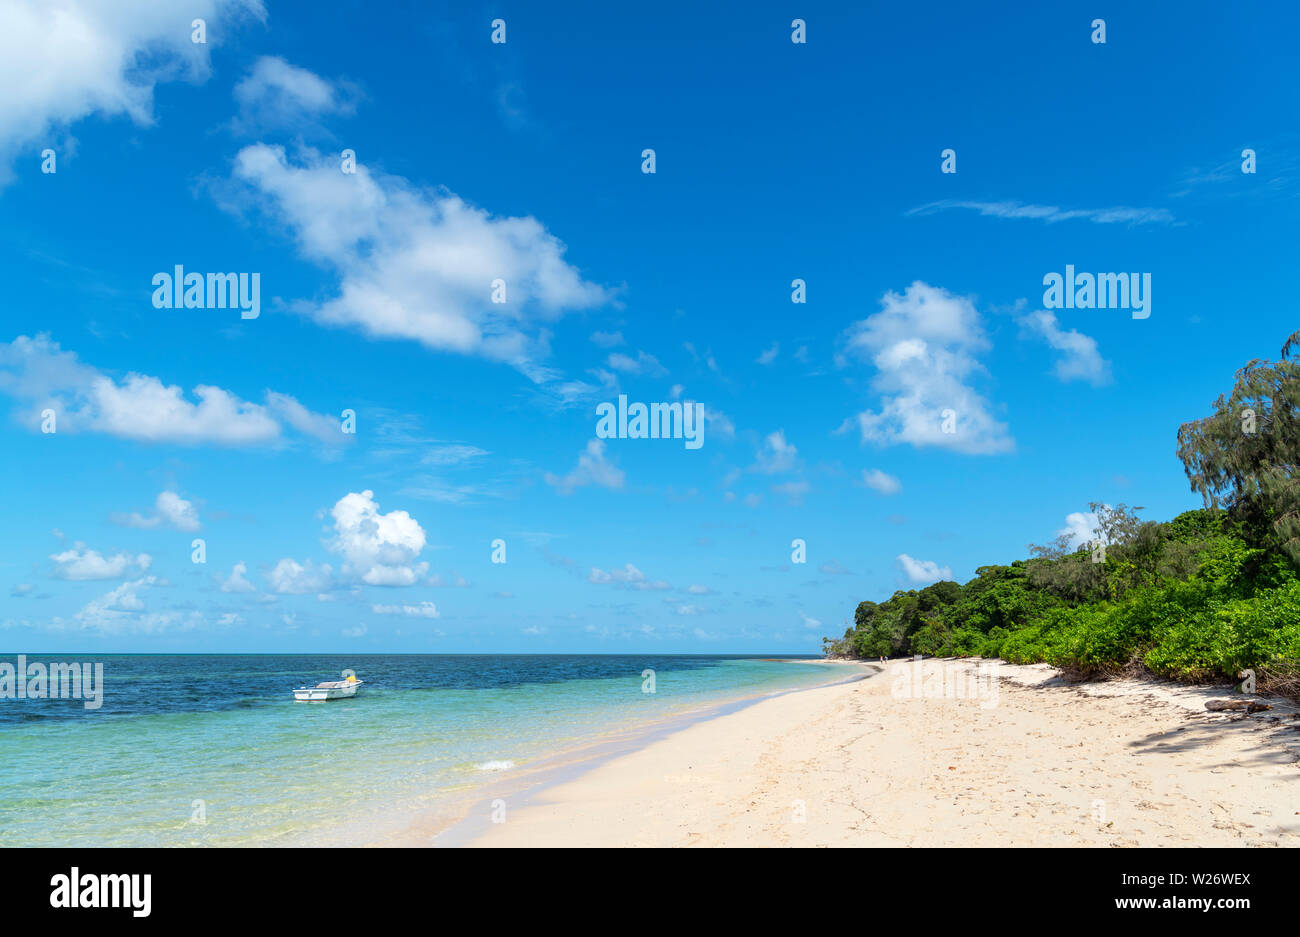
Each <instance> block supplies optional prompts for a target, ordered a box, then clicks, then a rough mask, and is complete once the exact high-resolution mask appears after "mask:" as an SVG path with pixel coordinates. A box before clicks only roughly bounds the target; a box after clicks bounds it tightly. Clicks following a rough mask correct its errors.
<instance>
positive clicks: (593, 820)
mask: <svg viewBox="0 0 1300 937" xmlns="http://www.w3.org/2000/svg"><path fill="white" fill-rule="evenodd" d="M851 666H861V667H863V669H865V670H866V671H868V672H871V673H873V676H872V677H870V678H869V679H867V680H863V681H860V682H856V683H850V684H844V685H837V686H831V687H823V688H819V689H813V690H806V691H801V692H796V693H790V694H787V695H784V696H780V697H776V698H773V699H768V700H764V701H762V702H759V703H756V704H754V705H753V706H750V707H748V708H746V709H743V710H741V711H739V712H735V713H731V714H728V715H724V716H720V717H718V718H716V719H712V720H709V721H706V722H702V723H698V724H696V725H692V726H690V727H688V728H685V729H683V730H681V731H679V732H676V733H674V734H672V735H670V736H668V737H667V738H663V739H660V740H658V741H654V742H652V743H650V744H649V745H647V746H646V747H645V748H642V749H640V750H638V751H635V752H632V753H630V754H626V755H622V756H619V757H617V758H614V759H613V760H611V761H607V762H605V763H603V764H598V765H597V766H595V767H594V768H592V769H591V770H589V771H587V772H585V773H583V774H582V775H580V776H579V777H577V778H575V779H572V780H569V781H566V782H563V783H560V784H557V785H555V786H553V787H549V788H546V789H544V790H542V791H541V792H540V793H539V794H536V795H534V796H533V797H532V798H531V799H530V800H529V801H527V802H526V803H524V804H522V805H512V804H507V812H506V820H505V822H504V823H499V824H495V825H492V826H491V827H490V828H489V829H488V830H487V832H486V833H484V834H483V835H481V836H479V837H478V838H477V839H475V840H473V841H472V843H471V845H475V846H1294V845H1300V717H1298V716H1297V709H1296V708H1295V707H1294V706H1290V705H1287V704H1285V703H1280V702H1279V701H1277V700H1271V702H1274V703H1278V706H1277V708H1276V709H1274V710H1272V711H1271V712H1265V713H1259V714H1256V715H1253V716H1242V715H1237V714H1231V715H1226V714H1212V713H1207V712H1206V710H1205V708H1204V702H1205V700H1207V699H1211V698H1215V697H1226V696H1231V690H1230V688H1221V687H1220V688H1205V687H1196V688H1187V687H1178V686H1172V685H1170V684H1167V683H1163V682H1159V681H1155V680H1114V681H1108V682H1105V683H1090V684H1069V683H1066V682H1065V681H1063V680H1061V679H1060V678H1059V677H1058V676H1057V675H1056V672H1055V671H1054V670H1053V669H1052V668H1050V667H1048V666H1046V665H1036V666H1014V665H1010V664H996V665H989V664H985V665H983V669H980V665H977V664H976V663H975V662H974V661H969V660H962V661H953V660H948V661H939V660H929V661H924V662H913V661H895V662H890V663H888V664H886V665H880V666H877V665H874V664H868V665H851ZM882 668H883V669H882ZM994 674H996V675H994ZM945 680H946V681H947V684H948V686H949V687H950V688H951V692H952V693H953V694H954V697H955V698H948V697H945V696H944V695H943V693H944V687H943V682H944V681H945ZM1238 698H1239V697H1238Z"/></svg>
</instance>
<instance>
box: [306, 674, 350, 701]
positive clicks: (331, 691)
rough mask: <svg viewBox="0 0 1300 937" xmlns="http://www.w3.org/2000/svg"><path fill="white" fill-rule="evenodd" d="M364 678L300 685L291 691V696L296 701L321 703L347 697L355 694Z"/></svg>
mask: <svg viewBox="0 0 1300 937" xmlns="http://www.w3.org/2000/svg"><path fill="white" fill-rule="evenodd" d="M365 682H366V681H364V680H358V679H357V678H356V677H348V678H347V679H346V680H331V681H329V682H326V683H318V684H316V685H315V686H302V687H298V689H296V690H294V691H293V698H294V701H295V702H298V703H323V702H325V701H326V700H332V699H348V698H349V697H353V696H356V695H357V690H359V689H360V688H361V684H363V683H365Z"/></svg>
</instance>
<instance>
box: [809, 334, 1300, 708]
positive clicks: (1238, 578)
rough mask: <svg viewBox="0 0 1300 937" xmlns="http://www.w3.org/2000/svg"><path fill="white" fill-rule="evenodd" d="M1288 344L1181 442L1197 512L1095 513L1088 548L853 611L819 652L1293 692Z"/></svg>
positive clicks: (1294, 576) (1298, 522)
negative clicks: (1148, 675) (977, 659)
mask: <svg viewBox="0 0 1300 937" xmlns="http://www.w3.org/2000/svg"><path fill="white" fill-rule="evenodd" d="M1296 352H1300V332H1296V333H1295V334H1294V335H1292V336H1291V338H1290V339H1289V340H1288V341H1287V342H1286V344H1285V345H1284V346H1283V347H1282V352H1281V358H1280V360H1278V361H1276V362H1272V361H1264V360H1259V359H1256V360H1254V361H1251V362H1250V363H1248V364H1247V365H1246V366H1245V367H1243V368H1242V369H1241V370H1240V371H1238V372H1237V375H1236V381H1235V384H1234V386H1233V388H1232V391H1231V393H1230V394H1228V395H1227V396H1220V397H1219V399H1218V400H1216V401H1215V402H1214V412H1213V413H1212V414H1210V415H1209V416H1207V417H1204V418H1203V419H1199V420H1195V421H1193V422H1190V423H1185V424H1184V425H1183V426H1182V427H1181V428H1180V429H1179V431H1178V455H1179V458H1180V459H1181V460H1182V462H1183V465H1184V468H1185V470H1186V472H1187V477H1188V480H1189V481H1190V482H1191V486H1192V490H1193V491H1194V492H1196V493H1197V494H1200V495H1201V496H1202V498H1203V499H1204V503H1205V507H1204V508H1202V509H1200V510H1195V511H1187V512H1184V513H1183V514H1180V515H1178V516H1177V517H1175V518H1173V519H1172V520H1170V521H1167V522H1159V521H1153V520H1145V519H1142V518H1141V517H1140V516H1139V512H1140V511H1141V508H1130V507H1128V506H1127V505H1123V504H1120V505H1115V506H1110V505H1106V504H1099V503H1094V504H1091V505H1090V506H1089V507H1090V509H1091V510H1092V511H1093V512H1094V513H1095V514H1096V517H1097V524H1096V528H1095V533H1094V537H1095V539H1094V540H1093V541H1092V542H1090V543H1084V544H1079V545H1077V546H1076V545H1073V544H1072V542H1071V538H1070V536H1069V535H1068V534H1062V535H1061V536H1059V537H1058V538H1057V539H1056V540H1055V541H1054V542H1052V543H1049V544H1046V545H1034V544H1030V545H1029V547H1028V548H1027V549H1028V554H1029V555H1028V557H1026V558H1025V559H1019V560H1016V561H1014V562H1012V563H1011V564H1010V565H1007V566H997V565H990V566H981V567H979V568H978V569H977V570H976V575H975V578H974V579H972V580H970V581H969V582H967V583H966V584H965V585H959V584H958V583H956V582H936V583H934V584H933V585H930V586H927V587H926V588H924V589H920V590H916V589H909V590H907V591H906V592H902V591H900V592H895V593H894V594H893V596H891V597H890V598H889V599H888V600H887V601H884V602H881V603H876V602H861V603H860V604H859V605H858V607H857V611H856V613H855V615H854V624H853V627H851V628H850V629H848V630H847V631H846V632H845V633H844V636H843V637H842V638H839V639H830V638H827V639H825V641H824V648H825V651H826V653H827V654H828V655H829V656H845V657H864V658H876V657H879V656H881V655H885V656H897V655H913V654H925V655H938V656H956V655H961V656H984V657H1001V658H1003V659H1004V660H1007V661H1011V662H1014V663H1033V662H1039V661H1046V662H1048V663H1050V664H1054V665H1056V666H1058V667H1061V668H1062V669H1063V670H1065V671H1067V672H1069V673H1071V674H1074V675H1076V676H1080V677H1087V676H1097V675H1103V674H1107V673H1119V672H1132V671H1144V670H1145V671H1148V672H1152V673H1155V674H1159V675H1162V676H1167V677H1172V678H1175V679H1182V680H1189V681H1205V680H1222V679H1233V678H1236V677H1237V676H1238V675H1239V674H1240V673H1241V671H1242V670H1243V669H1246V668H1250V669H1252V670H1254V671H1255V673H1256V677H1257V681H1258V686H1259V688H1260V689H1272V690H1275V691H1280V692H1286V693H1288V695H1292V694H1295V693H1297V692H1298V691H1300V576H1298V571H1300V480H1298V479H1297V465H1298V463H1300V431H1298V426H1300V424H1298V423H1297V417H1298V416H1300V360H1297V356H1296V355H1295V354H1294V353H1296Z"/></svg>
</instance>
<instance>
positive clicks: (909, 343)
mask: <svg viewBox="0 0 1300 937" xmlns="http://www.w3.org/2000/svg"><path fill="white" fill-rule="evenodd" d="M844 341H845V346H846V351H847V353H848V354H849V355H851V356H856V357H859V358H862V359H865V360H867V361H869V362H871V364H873V365H874V366H875V369H876V375H875V377H874V379H873V380H872V388H873V389H874V390H875V391H876V392H877V393H878V394H880V400H881V406H880V409H879V410H875V411H873V410H867V411H864V412H862V413H859V414H858V415H857V417H856V422H857V426H858V429H859V431H860V432H861V434H862V440H863V441H864V442H872V443H876V444H879V445H896V444H899V443H908V444H910V445H913V446H916V447H923V446H939V447H944V448H948V449H953V450H956V451H957V452H964V453H969V454H987V453H995V452H1006V451H1008V450H1010V449H1012V448H1013V447H1014V442H1013V440H1012V439H1011V437H1010V435H1008V432H1007V427H1006V425H1005V424H1003V423H1001V422H999V421H998V420H996V419H995V418H994V417H993V414H992V410H991V407H990V405H989V403H988V401H986V400H985V399H984V398H983V397H982V396H980V394H978V393H977V392H976V391H975V390H974V388H973V387H971V386H970V380H971V378H972V377H974V375H975V374H976V373H979V372H982V371H983V370H984V369H983V367H982V366H981V365H980V363H979V361H978V359H977V358H976V355H977V354H979V353H980V352H983V351H985V350H987V349H988V347H989V343H988V340H987V339H986V338H985V337H984V332H983V329H982V328H981V327H980V321H979V314H978V313H977V312H976V311H975V306H974V304H973V303H972V302H971V301H970V299H968V298H966V297H964V296H954V295H952V294H951V293H949V292H948V291H947V290H944V289H941V288H939V287H934V286H930V285H928V284H926V283H922V282H920V281H917V282H915V283H913V284H912V285H911V286H909V287H908V288H907V290H906V292H904V293H902V294H901V295H900V294H898V293H895V292H892V291H891V292H888V293H886V294H885V295H884V298H883V299H882V300H881V311H880V312H878V313H876V314H875V315H873V316H870V317H869V318H866V319H863V320H862V321H860V322H856V323H854V324H853V325H852V326H850V327H849V328H848V329H847V330H846V332H845V334H844ZM945 411H949V413H948V415H947V416H945ZM945 419H948V420H951V425H952V428H953V429H954V430H955V431H954V432H945V429H946V427H945ZM846 425H847V424H846Z"/></svg>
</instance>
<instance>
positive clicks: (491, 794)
mask: <svg viewBox="0 0 1300 937" xmlns="http://www.w3.org/2000/svg"><path fill="white" fill-rule="evenodd" d="M764 659H768V660H780V661H782V662H784V663H809V664H822V663H829V661H823V660H820V659H808V658H796V659H786V658H764ZM847 663H850V664H851V665H853V666H854V668H855V669H858V668H859V666H860V665H859V663H858V662H856V661H854V662H847ZM877 669H879V668H877ZM874 675H875V674H873V673H867V672H861V673H858V674H855V675H852V676H849V677H848V678H847V679H840V680H835V681H832V682H828V683H823V684H818V685H815V686H811V687H790V688H786V689H780V690H772V691H768V692H766V693H760V694H757V695H754V696H745V697H741V698H738V699H731V700H724V701H722V702H715V703H709V704H706V705H704V706H702V707H700V708H698V709H693V710H690V711H687V712H684V713H678V714H676V715H674V716H670V717H668V718H667V719H664V720H660V721H658V722H653V723H648V724H640V725H636V726H631V727H627V728H624V729H621V730H619V731H617V732H614V733H612V734H611V735H610V736H607V737H605V738H602V739H601V740H600V741H598V742H594V743H589V744H586V745H582V746H579V747H577V748H572V749H566V750H564V751H561V752H555V753H553V754H551V755H549V756H547V757H546V758H544V759H542V760H540V761H538V762H535V763H534V764H532V765H529V766H528V768H527V769H526V770H525V771H523V772H521V773H518V774H508V775H505V776H503V777H502V778H501V779H499V780H497V781H494V782H489V783H487V784H484V785H481V786H479V787H477V788H476V789H475V791H474V793H473V795H472V796H471V797H469V798H466V800H465V801H462V803H461V808H462V809H461V810H460V812H459V815H458V816H457V817H456V818H455V819H454V820H452V821H451V822H449V823H443V824H441V825H440V826H439V827H438V828H437V829H433V828H430V827H429V826H428V825H427V824H424V825H418V826H416V827H413V828H412V829H411V830H409V831H408V836H407V838H408V839H411V840H419V841H420V844H422V845H431V846H433V847H434V848H439V849H451V848H462V847H465V846H473V845H476V844H477V840H478V838H479V837H481V836H483V835H484V834H486V833H487V832H488V831H490V830H491V828H492V825H493V824H492V816H493V814H494V807H493V803H494V802H495V801H497V800H504V801H506V803H507V813H509V812H510V811H514V810H518V809H524V808H525V807H527V806H529V805H530V804H533V803H534V802H535V800H536V798H538V797H540V796H543V795H544V794H545V792H546V791H548V790H550V789H552V788H554V787H556V786H559V785H562V784H565V783H568V782H569V781H572V780H574V779H577V778H580V777H582V776H584V775H585V774H587V773H588V772H590V771H593V770H597V769H599V768H600V767H601V766H603V765H605V764H607V763H609V762H611V761H614V760H616V759H619V758H622V757H626V756H628V755H632V754H635V753H637V752H640V751H642V750H644V749H645V748H646V747H647V746H649V745H652V744H654V743H656V742H658V741H660V740H663V739H668V738H671V737H673V736H674V735H675V734H676V733H679V732H682V731H685V730H688V729H690V728H692V727H693V726H696V725H702V724H707V723H710V722H712V721H714V720H717V719H720V718H725V717H726V716H728V715H731V714H734V713H737V712H742V711H744V710H745V709H748V708H749V707H751V706H755V705H758V704H760V703H763V702H767V701H769V700H775V699H779V698H781V697H784V696H788V695H791V694H798V693H807V692H812V691H814V690H819V689H825V688H828V687H838V686H846V685H849V684H852V683H856V682H858V681H861V680H865V679H868V678H870V677H872V676H874ZM407 844H408V845H414V844H415V843H414V842H410V843H407Z"/></svg>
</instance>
